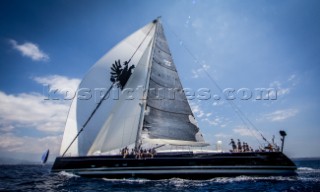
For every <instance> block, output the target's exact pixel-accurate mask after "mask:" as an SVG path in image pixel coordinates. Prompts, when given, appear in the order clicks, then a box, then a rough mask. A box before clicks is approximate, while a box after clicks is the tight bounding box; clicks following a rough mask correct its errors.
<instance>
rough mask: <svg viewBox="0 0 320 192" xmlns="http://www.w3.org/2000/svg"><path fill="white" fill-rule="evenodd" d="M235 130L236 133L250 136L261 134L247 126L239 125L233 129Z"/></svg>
mask: <svg viewBox="0 0 320 192" xmlns="http://www.w3.org/2000/svg"><path fill="white" fill-rule="evenodd" d="M233 132H234V133H236V134H237V135H241V136H249V137H259V135H260V133H259V132H257V131H255V130H252V129H248V128H245V127H237V128H235V129H233Z"/></svg>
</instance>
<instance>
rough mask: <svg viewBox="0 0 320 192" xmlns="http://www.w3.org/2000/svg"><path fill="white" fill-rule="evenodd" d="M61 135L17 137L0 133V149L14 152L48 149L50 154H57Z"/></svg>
mask: <svg viewBox="0 0 320 192" xmlns="http://www.w3.org/2000/svg"><path fill="white" fill-rule="evenodd" d="M61 140H62V135H58V136H47V137H43V138H36V137H29V136H22V137H18V136H15V135H13V134H12V133H6V134H3V135H0V150H5V151H7V152H14V153H26V152H28V153H31V154H41V153H43V152H44V151H45V150H46V149H50V153H51V154H55V155H57V154H59V147H60V143H61Z"/></svg>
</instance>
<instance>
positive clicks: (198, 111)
mask: <svg viewBox="0 0 320 192" xmlns="http://www.w3.org/2000/svg"><path fill="white" fill-rule="evenodd" d="M190 107H191V110H192V112H193V114H194V115H195V116H196V117H198V118H201V117H203V116H204V115H206V114H205V112H204V111H203V110H202V109H201V107H200V105H198V104H196V103H193V102H190Z"/></svg>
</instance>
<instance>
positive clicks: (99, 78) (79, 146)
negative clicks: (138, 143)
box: [60, 23, 155, 156]
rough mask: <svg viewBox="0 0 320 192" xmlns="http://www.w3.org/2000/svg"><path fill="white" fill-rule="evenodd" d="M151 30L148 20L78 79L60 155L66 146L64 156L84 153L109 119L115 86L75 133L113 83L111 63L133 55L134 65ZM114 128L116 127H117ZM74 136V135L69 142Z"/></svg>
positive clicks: (152, 33) (150, 34)
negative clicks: (81, 78) (78, 82)
mask: <svg viewBox="0 0 320 192" xmlns="http://www.w3.org/2000/svg"><path fill="white" fill-rule="evenodd" d="M154 30H155V24H154V23H150V24H148V25H146V26H144V27H143V28H141V29H139V30H138V31H136V32H135V33H133V34H132V35H130V36H129V37H127V38H126V39H124V40H123V41H121V42H120V43H119V44H117V45H116V46H115V47H114V48H113V49H111V50H110V51H109V52H108V53H106V54H105V55H104V56H103V57H102V58H101V59H100V60H99V61H98V62H97V63H96V64H95V65H93V67H92V68H91V69H90V70H89V72H88V73H87V74H86V76H85V77H84V78H83V80H82V82H81V83H80V85H79V87H78V92H77V94H76V96H75V98H74V99H73V102H72V104H71V107H70V111H69V114H68V119H67V122H66V127H65V131H64V135H63V140H62V144H61V148H60V155H63V154H64V152H66V150H67V149H68V150H67V152H66V155H67V156H78V155H87V153H88V151H89V149H90V148H91V146H92V144H93V143H94V141H95V140H96V138H97V135H98V133H99V132H100V131H101V130H103V127H104V126H105V125H106V124H108V119H109V117H110V116H112V113H113V111H112V109H114V106H115V105H116V104H117V103H118V101H119V100H118V99H117V91H118V90H119V89H118V88H116V86H114V89H115V90H112V91H111V92H110V94H109V97H108V98H107V99H106V100H105V101H103V102H102V103H101V105H100V106H99V108H98V109H97V110H96V112H95V114H94V115H93V116H92V118H91V119H90V121H89V122H88V124H87V125H86V127H85V129H83V131H82V133H81V134H80V135H79V136H78V137H77V133H78V132H79V131H80V130H81V128H82V127H83V125H84V124H85V122H86V121H87V120H88V118H89V117H90V116H91V114H92V112H93V111H94V110H95V109H96V106H97V104H98V103H99V101H100V100H101V98H102V96H103V95H104V94H105V93H106V91H107V90H108V89H109V88H110V87H111V86H113V83H112V82H111V81H110V72H112V71H111V67H112V64H114V62H115V61H117V60H120V61H121V62H124V61H129V59H130V58H131V57H132V56H133V57H132V58H131V61H130V64H131V65H132V64H135V65H137V63H138V62H139V61H140V59H141V57H142V55H143V54H144V53H145V50H146V49H147V47H148V45H150V42H151V40H152V38H153V36H154ZM137 68H138V66H137ZM120 123H122V121H120ZM119 126H124V125H123V124H122V125H119ZM114 129H116V127H115V128H114ZM74 138H76V139H75V141H74V142H73V143H72V140H73V139H74ZM71 143H72V144H71ZM70 144H71V146H70ZM69 146H70V147H69ZM68 147H69V148H68ZM119 147H120V146H119Z"/></svg>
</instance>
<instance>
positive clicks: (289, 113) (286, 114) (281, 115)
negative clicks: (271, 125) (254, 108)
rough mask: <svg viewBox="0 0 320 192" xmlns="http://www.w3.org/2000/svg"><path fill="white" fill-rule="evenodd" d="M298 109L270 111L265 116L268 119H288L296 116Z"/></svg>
mask: <svg viewBox="0 0 320 192" xmlns="http://www.w3.org/2000/svg"><path fill="white" fill-rule="evenodd" d="M298 112H299V111H298V110H297V109H293V108H292V109H284V110H277V111H275V112H272V113H268V114H266V115H264V117H265V118H266V119H267V120H270V121H283V120H285V119H288V118H290V117H294V116H295V115H297V114H298Z"/></svg>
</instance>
